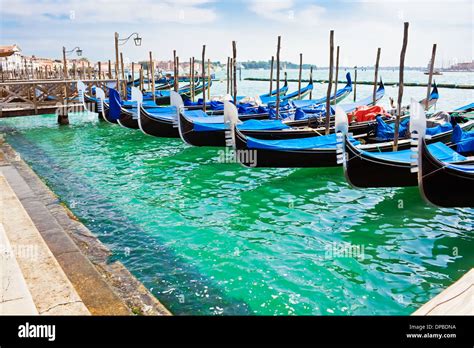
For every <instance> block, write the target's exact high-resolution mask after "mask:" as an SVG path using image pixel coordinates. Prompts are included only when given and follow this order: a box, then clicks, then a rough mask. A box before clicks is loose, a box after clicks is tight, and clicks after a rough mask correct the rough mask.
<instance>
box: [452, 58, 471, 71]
mask: <svg viewBox="0 0 474 348" xmlns="http://www.w3.org/2000/svg"><path fill="white" fill-rule="evenodd" d="M445 70H446V71H474V60H473V61H470V62H464V63H457V64H453V65H451V66H450V67H449V68H447V69H445Z"/></svg>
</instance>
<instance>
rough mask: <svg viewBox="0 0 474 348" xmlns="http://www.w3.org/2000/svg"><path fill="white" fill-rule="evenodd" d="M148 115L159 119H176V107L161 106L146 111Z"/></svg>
mask: <svg viewBox="0 0 474 348" xmlns="http://www.w3.org/2000/svg"><path fill="white" fill-rule="evenodd" d="M146 111H147V113H148V115H149V116H151V117H157V118H166V119H170V120H172V119H174V118H175V117H176V106H161V107H158V108H151V109H147V110H146Z"/></svg>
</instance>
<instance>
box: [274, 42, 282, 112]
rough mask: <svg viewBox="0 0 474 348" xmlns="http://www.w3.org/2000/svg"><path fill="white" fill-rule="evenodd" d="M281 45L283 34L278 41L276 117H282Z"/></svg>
mask: <svg viewBox="0 0 474 348" xmlns="http://www.w3.org/2000/svg"><path fill="white" fill-rule="evenodd" d="M280 47H281V36H278V41H277V51H276V69H277V70H276V89H277V95H276V97H277V98H276V105H275V107H276V109H275V113H276V118H277V119H280Z"/></svg>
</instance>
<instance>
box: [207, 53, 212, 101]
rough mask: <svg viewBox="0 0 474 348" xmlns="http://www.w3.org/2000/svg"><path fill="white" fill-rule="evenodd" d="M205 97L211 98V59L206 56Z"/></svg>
mask: <svg viewBox="0 0 474 348" xmlns="http://www.w3.org/2000/svg"><path fill="white" fill-rule="evenodd" d="M207 99H209V100H211V60H210V59H209V58H207Z"/></svg>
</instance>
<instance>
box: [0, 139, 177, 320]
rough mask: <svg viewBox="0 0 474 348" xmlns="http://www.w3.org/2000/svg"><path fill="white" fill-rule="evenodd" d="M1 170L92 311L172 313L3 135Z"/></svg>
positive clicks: (141, 313)
mask: <svg viewBox="0 0 474 348" xmlns="http://www.w3.org/2000/svg"><path fill="white" fill-rule="evenodd" d="M0 175H2V176H3V177H4V178H5V180H6V182H7V184H8V185H9V186H10V187H11V188H12V191H13V193H14V194H15V195H16V197H17V198H18V200H19V202H20V203H21V205H22V206H23V208H24V210H25V211H26V213H27V214H28V216H29V217H30V218H31V220H32V222H33V224H34V226H35V227H36V229H37V230H38V231H39V233H40V235H41V237H42V238H43V240H44V241H45V242H46V245H47V247H48V248H49V250H50V251H51V253H52V255H53V257H54V258H55V259H56V261H57V262H58V263H59V265H60V266H61V268H62V270H63V271H64V273H65V275H66V277H67V278H68V279H69V281H70V282H71V283H72V286H73V287H74V289H75V290H76V291H77V293H78V295H79V297H80V298H81V300H82V301H83V303H84V304H85V306H86V307H87V309H88V310H89V311H90V313H91V314H93V315H172V314H171V312H170V311H169V310H168V309H167V308H166V307H165V306H164V305H163V304H162V303H161V302H160V301H159V300H158V299H157V298H156V297H155V296H154V295H153V294H151V292H150V291H149V290H148V289H147V288H146V287H145V286H144V285H143V284H142V283H141V282H140V281H139V280H138V279H137V278H136V277H135V276H133V275H132V274H131V273H130V272H129V271H128V269H127V268H126V267H125V266H124V265H123V264H122V263H121V262H120V261H113V262H109V256H110V255H111V251H110V250H109V249H108V248H107V247H106V246H104V245H103V244H102V243H101V242H100V241H99V239H98V238H97V237H95V236H94V235H93V233H92V232H91V231H90V230H89V229H88V228H87V227H86V226H85V225H83V224H82V223H81V222H80V221H79V220H78V219H77V218H76V217H75V216H74V214H73V213H72V212H71V211H70V210H69V209H68V208H67V207H66V206H65V205H64V204H63V203H62V202H60V200H59V199H58V197H57V196H56V195H55V194H54V193H53V192H52V191H51V190H50V189H49V188H48V187H47V186H46V184H45V183H44V182H43V181H42V180H41V179H40V178H39V177H38V176H37V174H36V173H35V172H34V171H33V170H32V169H31V168H30V166H29V165H28V164H27V163H25V162H24V161H23V160H22V159H21V158H19V156H17V153H16V152H15V150H14V149H13V148H12V147H11V146H10V145H9V144H8V143H6V142H5V141H3V140H0ZM7 210H8V209H7V207H5V211H7ZM27 285H28V281H27ZM47 295H48V294H44V295H43V296H46V297H48V296H47ZM71 314H80V313H71Z"/></svg>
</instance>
